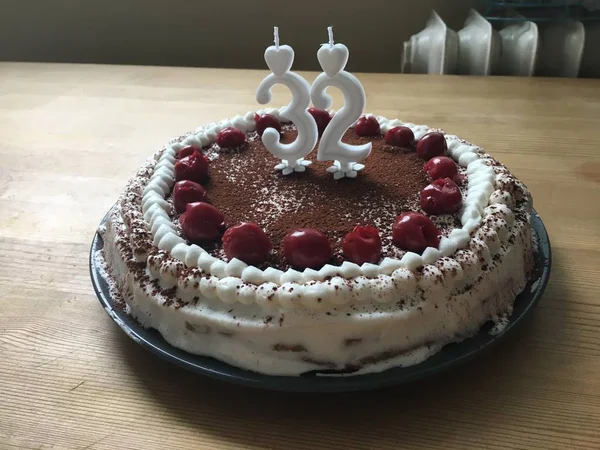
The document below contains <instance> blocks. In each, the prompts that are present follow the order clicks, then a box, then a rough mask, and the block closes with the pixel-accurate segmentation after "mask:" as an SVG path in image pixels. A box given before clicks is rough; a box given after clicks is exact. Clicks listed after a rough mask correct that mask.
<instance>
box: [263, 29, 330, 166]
mask: <svg viewBox="0 0 600 450" xmlns="http://www.w3.org/2000/svg"><path fill="white" fill-rule="evenodd" d="M274 34H275V45H271V46H270V47H268V48H267V50H266V51H265V61H266V62H267V66H269V69H271V72H273V73H272V74H270V75H267V77H266V78H265V79H264V80H262V82H261V83H260V85H259V86H258V90H257V91H256V100H257V101H258V103H260V104H263V105H264V104H265V103H269V102H270V101H271V88H272V87H273V85H275V84H278V83H281V84H284V85H286V86H287V87H288V88H289V89H290V91H291V92H292V101H291V102H290V104H289V105H288V106H287V107H286V108H285V109H283V110H282V111H281V116H282V117H283V118H285V119H287V120H290V121H291V122H293V123H294V124H295V125H296V128H297V129H298V137H297V138H296V140H295V141H294V142H292V143H291V144H282V143H281V142H280V136H279V132H278V131H277V130H276V129H274V128H267V129H266V130H265V131H264V132H263V135H262V141H263V144H264V145H265V147H266V148H267V150H269V151H270V152H271V153H272V154H273V155H275V156H277V157H278V158H281V159H282V162H281V164H278V165H276V166H275V169H276V170H282V173H283V175H289V174H290V173H292V172H294V171H295V172H304V171H305V170H306V166H309V165H310V164H311V162H310V161H306V160H305V159H304V157H305V156H306V155H308V154H309V153H310V152H311V151H312V149H313V148H315V145H316V144H317V139H318V136H319V135H318V131H317V124H316V122H315V120H314V119H313V117H312V116H311V115H310V114H309V113H308V111H307V110H306V109H307V108H308V104H309V103H310V85H309V84H308V81H306V80H305V79H304V78H302V77H301V76H300V75H298V74H297V73H294V72H290V71H289V70H290V68H291V67H292V63H293V62H294V50H293V49H292V47H290V46H289V45H281V46H280V45H279V32H278V29H277V27H275V30H274Z"/></svg>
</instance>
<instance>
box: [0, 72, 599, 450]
mask: <svg viewBox="0 0 600 450" xmlns="http://www.w3.org/2000/svg"><path fill="white" fill-rule="evenodd" d="M263 76H264V72H255V71H224V70H212V69H209V70H207V69H204V70H199V69H181V68H162V67H161V68H158V67H121V66H93V65H54V64H13V63H2V64H0V448H1V449H14V448H23V449H54V450H56V449H94V450H100V449H107V450H108V449H110V450H114V449H154V448H156V449H261V448H272V449H286V450H287V449H292V450H295V449H334V448H335V449H338V448H339V449H390V450H391V449H399V448H402V449H413V448H414V449H417V448H419V449H425V448H442V449H470V448H477V449H483V448H485V449H517V448H518V449H533V448H539V449H560V450H564V449H579V448H586V449H598V448H600V429H599V427H598V426H599V425H600V288H599V287H598V286H599V283H598V278H599V275H600V270H599V269H598V264H599V263H600V250H599V249H600V186H599V183H600V81H594V80H560V79H555V80H549V79H518V78H490V77H487V78H475V77H451V76H443V77H434V76H399V75H364V76H361V80H362V82H363V84H364V87H365V89H366V92H367V93H368V108H369V110H370V111H372V112H374V113H377V114H382V115H385V116H388V117H399V118H402V119H405V120H410V121H412V122H415V123H426V124H429V125H431V126H436V127H442V128H444V129H445V130H447V131H449V132H452V133H456V134H458V135H460V136H462V137H464V138H466V139H468V140H470V141H472V142H475V143H477V144H480V145H482V146H483V147H484V148H486V149H488V150H489V151H490V152H491V153H492V154H493V155H495V156H496V157H498V158H499V159H500V160H501V161H503V162H504V163H505V164H506V165H507V166H508V167H509V168H511V169H512V170H513V171H514V173H516V174H517V175H518V176H519V177H520V178H521V179H522V180H523V181H524V182H525V183H526V184H527V185H528V186H529V187H530V188H531V191H532V193H533V196H534V199H535V207H536V208H537V210H538V212H539V213H540V215H541V216H542V218H543V219H544V222H545V224H546V226H547V227H548V231H549V234H550V238H551V240H552V246H553V251H554V267H553V270H552V278H551V280H550V284H549V286H548V289H547V291H546V295H545V296H544V298H543V299H542V301H541V304H540V305H539V308H538V310H537V311H536V313H535V315H534V318H533V319H532V321H531V322H530V323H529V324H528V326H527V327H526V329H525V330H523V332H521V333H520V334H519V335H518V336H517V337H515V338H513V339H512V340H509V341H508V342H507V343H506V344H504V345H502V346H500V347H499V348H498V349H497V350H495V351H493V352H492V353H491V354H488V355H486V356H484V357H482V358H480V359H478V360H476V361H474V362H472V363H470V364H468V365H466V366H464V367H461V368H459V369H456V370H454V371H452V372H450V373H448V374H447V375H444V376H443V377H439V378H435V379H431V380H427V381H425V382H420V383H418V384H416V385H412V386H410V387H409V388H395V389H387V390H383V391H376V392H366V393H358V394H344V395H322V396H318V395H291V394H279V393H272V392H262V391H258V390H252V389H247V388H241V387H237V386H230V385H227V384H225V383H222V382H217V381H213V380H210V379H207V378H204V377H201V376H198V375H194V374H191V373H187V372H184V371H183V370H180V369H178V368H177V367H174V366H172V365H170V364H168V363H165V362H163V361H162V360H159V359H158V358H156V357H154V356H153V355H151V354H149V353H148V352H146V351H144V350H143V349H142V348H140V347H138V346H137V345H136V344H134V343H133V342H132V341H131V340H130V339H129V338H127V337H126V336H125V335H124V333H122V332H121V330H119V329H118V328H117V326H116V325H115V324H114V323H113V322H112V321H111V320H110V319H109V317H108V316H107V315H106V313H105V312H104V311H103V310H102V308H101V307H100V305H99V304H98V301H97V300H96V297H95V295H94V291H93V290H92V287H91V284H90V280H89V275H88V263H87V258H88V251H89V246H90V242H91V239H92V236H93V234H94V231H95V228H96V225H97V224H98V222H99V221H100V219H101V218H102V216H103V215H104V213H105V212H106V211H107V210H108V209H109V207H110V206H111V205H112V204H113V202H114V201H115V200H116V198H117V196H118V194H119V192H120V191H121V189H122V188H123V186H124V184H125V182H126V180H127V178H128V177H129V176H130V175H132V174H133V172H134V171H135V169H136V168H137V167H138V166H140V165H141V163H142V162H143V161H144V159H145V158H146V157H147V156H148V155H149V154H150V153H151V152H153V151H155V150H156V149H158V148H159V147H161V146H162V144H164V143H165V142H166V141H167V140H168V139H169V138H170V137H171V136H174V135H177V134H180V133H181V132H185V131H187V130H191V129H193V128H194V127H196V126H198V125H201V124H203V123H207V122H210V121H214V120H219V119H222V118H225V117H231V116H233V115H235V114H238V113H240V112H241V113H244V112H246V111H249V110H252V109H257V108H258V106H257V105H256V104H255V101H254V92H255V89H256V86H257V84H258V82H259V81H260V79H261V78H262V77H263ZM306 76H307V78H309V79H310V80H312V79H313V78H314V76H315V74H312V73H311V74H307V75H306ZM288 98H289V96H288V95H287V94H285V93H284V91H283V90H278V91H277V95H276V97H275V101H276V102H277V104H284V103H285V102H286V101H287V99H288ZM336 99H337V104H336V105H337V106H338V107H339V103H340V97H339V96H337V97H336Z"/></svg>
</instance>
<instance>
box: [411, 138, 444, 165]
mask: <svg viewBox="0 0 600 450" xmlns="http://www.w3.org/2000/svg"><path fill="white" fill-rule="evenodd" d="M447 150H448V146H447V145H446V138H445V137H444V135H443V134H442V133H437V132H435V131H432V132H431V133H427V134H426V135H425V136H423V137H422V138H421V139H420V140H419V142H418V143H417V155H418V156H419V158H421V159H424V160H425V161H427V160H429V159H431V158H433V157H434V156H441V155H443V154H444V153H446V151H447Z"/></svg>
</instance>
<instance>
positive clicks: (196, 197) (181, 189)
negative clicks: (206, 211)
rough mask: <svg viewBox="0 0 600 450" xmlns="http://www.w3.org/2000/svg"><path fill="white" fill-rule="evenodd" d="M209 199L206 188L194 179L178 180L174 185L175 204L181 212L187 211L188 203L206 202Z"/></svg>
mask: <svg viewBox="0 0 600 450" xmlns="http://www.w3.org/2000/svg"><path fill="white" fill-rule="evenodd" d="M207 199H208V194H207V193H206V189H204V188H203V187H202V186H200V185H199V184H198V183H194V182H193V181H190V180H182V181H178V182H177V183H175V186H174V187H173V205H174V206H175V211H177V212H178V213H180V214H181V213H182V212H184V211H185V207H186V206H187V204H188V203H195V202H206V201H207Z"/></svg>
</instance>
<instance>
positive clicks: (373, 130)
mask: <svg viewBox="0 0 600 450" xmlns="http://www.w3.org/2000/svg"><path fill="white" fill-rule="evenodd" d="M354 132H355V133H356V134H357V135H359V136H377V135H378V134H379V133H380V132H381V128H379V122H377V119H376V118H375V117H373V116H369V117H367V116H362V117H360V118H359V119H358V120H357V121H356V125H354Z"/></svg>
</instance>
